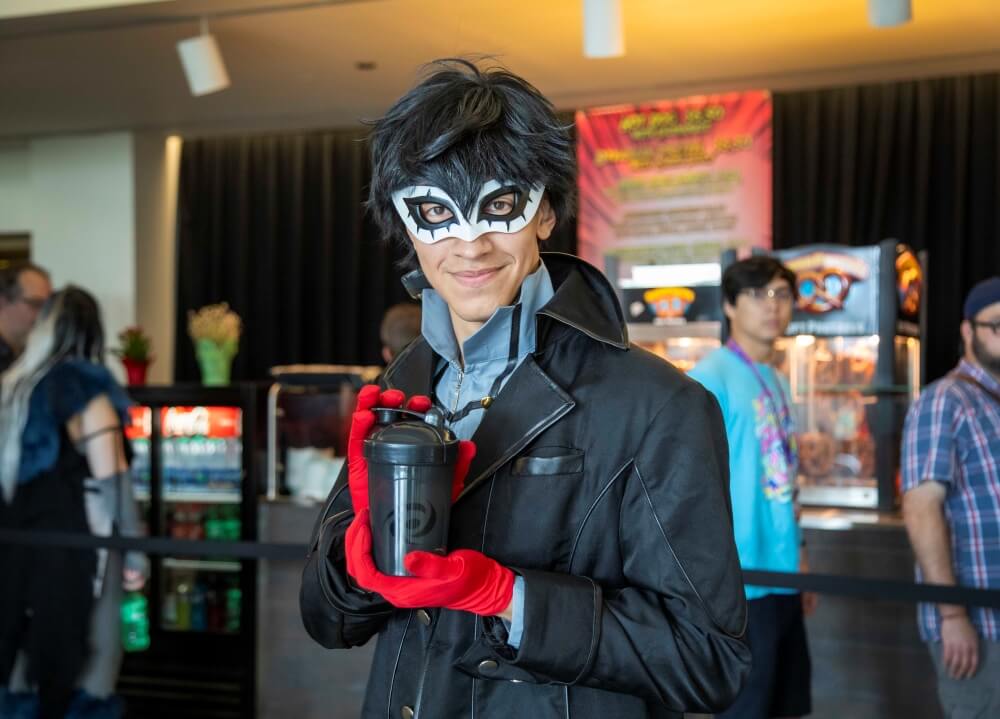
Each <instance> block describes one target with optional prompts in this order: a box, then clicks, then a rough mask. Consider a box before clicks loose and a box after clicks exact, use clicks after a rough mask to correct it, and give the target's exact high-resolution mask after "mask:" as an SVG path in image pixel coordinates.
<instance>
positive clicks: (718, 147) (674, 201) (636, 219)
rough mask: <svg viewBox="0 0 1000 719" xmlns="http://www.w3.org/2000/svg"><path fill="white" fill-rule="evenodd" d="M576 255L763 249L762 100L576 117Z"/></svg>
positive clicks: (694, 256) (766, 228) (766, 217)
mask: <svg viewBox="0 0 1000 719" xmlns="http://www.w3.org/2000/svg"><path fill="white" fill-rule="evenodd" d="M576 128H577V159H578V161H579V190H580V205H579V225H578V228H579V229H578V235H579V253H580V256H581V257H583V258H584V259H585V260H587V261H588V262H591V263H592V264H594V265H596V266H597V267H599V268H601V269H603V268H604V256H605V255H608V254H614V255H618V256H619V257H621V258H622V259H625V260H627V261H629V262H633V263H637V264H674V263H683V262H718V259H719V254H720V253H721V251H722V250H724V249H728V248H750V247H761V248H765V249H770V247H771V144H772V134H771V96H770V94H769V93H767V92H766V91H760V90H755V91H749V92H731V93H725V94H721V95H703V96H698V97H689V98H685V99H683V100H670V101H663V102H654V103H647V104H641V105H624V106H618V107H607V108H599V109H594V110H588V111H584V112H578V113H577V115H576Z"/></svg>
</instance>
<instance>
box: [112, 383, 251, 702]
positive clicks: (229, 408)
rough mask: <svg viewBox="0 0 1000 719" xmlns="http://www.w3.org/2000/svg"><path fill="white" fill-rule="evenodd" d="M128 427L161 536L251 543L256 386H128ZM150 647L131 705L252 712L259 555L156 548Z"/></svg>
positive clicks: (130, 672) (125, 690)
mask: <svg viewBox="0 0 1000 719" xmlns="http://www.w3.org/2000/svg"><path fill="white" fill-rule="evenodd" d="M130 393H131V395H132V398H133V400H135V402H136V403H137V404H136V406H134V407H132V408H131V410H130V417H129V419H130V422H129V426H128V427H127V429H126V435H127V437H128V439H129V441H130V444H131V447H132V453H133V462H132V469H133V476H134V484H135V491H136V495H137V499H138V500H139V501H140V505H141V507H142V508H143V515H144V518H145V522H146V525H147V528H148V533H149V535H150V536H152V537H167V538H172V539H178V540H188V541H211V540H220V541H223V540H244V541H253V540H255V539H256V533H257V526H256V525H257V493H256V481H255V476H254V472H253V461H252V458H253V450H254V448H255V446H256V438H255V436H254V433H255V406H256V392H255V388H254V387H253V386H249V385H248V386H235V387H218V388H203V387H149V388H130ZM151 560H152V562H151V576H150V580H149V582H148V583H147V586H146V593H147V597H148V600H149V604H148V606H149V615H150V636H151V642H150V648H149V649H148V650H147V651H145V652H142V653H137V654H132V655H128V656H127V657H126V662H125V664H124V666H123V671H122V679H121V681H120V691H121V692H122V694H123V695H124V696H125V698H126V701H127V705H128V707H129V712H130V715H131V714H134V715H138V716H143V717H161V716H162V717H166V716H188V715H194V714H192V713H191V712H195V713H196V714H197V715H199V716H202V715H206V714H207V715H212V716H253V710H254V692H255V636H254V621H253V618H254V617H255V613H256V609H255V601H256V600H255V597H256V592H255V589H256V564H255V563H254V562H252V561H246V560H236V559H230V558H226V557H218V556H198V555H197V553H196V552H194V551H192V552H189V553H187V554H186V555H185V556H163V557H151Z"/></svg>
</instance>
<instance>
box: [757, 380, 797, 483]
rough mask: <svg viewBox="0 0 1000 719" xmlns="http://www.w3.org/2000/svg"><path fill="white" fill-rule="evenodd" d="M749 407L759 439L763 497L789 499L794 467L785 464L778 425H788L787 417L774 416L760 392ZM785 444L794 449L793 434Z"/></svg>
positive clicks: (785, 458) (793, 480)
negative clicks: (787, 443)
mask: <svg viewBox="0 0 1000 719" xmlns="http://www.w3.org/2000/svg"><path fill="white" fill-rule="evenodd" d="M753 409H754V428H755V431H756V433H757V441H758V442H760V454H761V463H762V467H761V470H762V476H763V482H764V486H763V489H764V496H765V497H766V498H767V499H769V500H772V501H775V502H791V501H792V494H793V490H794V488H795V477H794V473H793V470H794V468H792V467H789V464H788V459H787V456H786V453H785V448H784V446H783V443H782V431H781V428H782V426H785V427H787V426H788V424H789V418H788V417H778V416H776V415H775V414H774V411H773V410H772V409H771V403H770V402H768V401H767V398H766V397H765V396H764V394H763V393H761V394H760V395H759V396H757V397H755V398H754V400H753ZM783 413H784V412H783ZM789 443H790V444H791V446H792V451H793V452H794V447H795V445H794V443H795V438H794V436H791V437H789Z"/></svg>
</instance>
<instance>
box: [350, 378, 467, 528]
mask: <svg viewBox="0 0 1000 719" xmlns="http://www.w3.org/2000/svg"><path fill="white" fill-rule="evenodd" d="M404 399H405V395H404V394H403V393H402V392H401V391H400V390H398V389H390V390H386V391H385V392H382V391H381V390H380V389H379V388H378V386H377V385H373V384H367V385H365V386H364V387H362V388H361V391H360V392H358V403H357V406H355V408H354V415H353V417H352V418H351V433H350V435H349V437H348V440H347V483H348V485H349V488H350V491H351V503H352V504H353V505H354V512H355V514H357V513H359V512H361V510H363V509H368V460H366V459H365V438H366V437H367V436H368V433H369V432H371V430H372V427H374V426H375V413H374V412H372V408H373V407H393V408H396V407H402V406H403V400H404ZM406 408H407V409H410V410H413V411H414V412H426V411H427V410H429V409H430V408H431V400H430V398H429V397H425V396H423V395H414V396H413V397H411V398H410V401H409V402H407V403H406ZM475 456H476V445H474V444H473V443H472V442H469V441H467V440H462V441H461V442H459V443H458V459H457V460H456V461H455V480H454V482H453V483H452V486H451V501H453V502H454V501H455V499H456V498H457V497H458V495H459V494H460V493H461V492H462V487H463V486H464V484H465V475H466V474H468V473H469V465H470V464H471V463H472V458H473V457H475Z"/></svg>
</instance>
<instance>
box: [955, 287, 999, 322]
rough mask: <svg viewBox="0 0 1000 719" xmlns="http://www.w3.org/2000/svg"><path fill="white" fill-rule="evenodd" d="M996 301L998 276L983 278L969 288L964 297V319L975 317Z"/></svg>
mask: <svg viewBox="0 0 1000 719" xmlns="http://www.w3.org/2000/svg"><path fill="white" fill-rule="evenodd" d="M997 302H1000V277H990V278H989V279H988V280H983V281H982V282H980V283H978V284H977V285H976V286H975V287H973V288H972V289H971V290H969V294H968V296H966V298H965V315H964V316H965V319H967V320H971V319H975V317H976V315H978V314H979V313H980V312H982V311H983V310H984V309H986V308H987V307H989V306H990V305H992V304H995V303H997Z"/></svg>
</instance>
